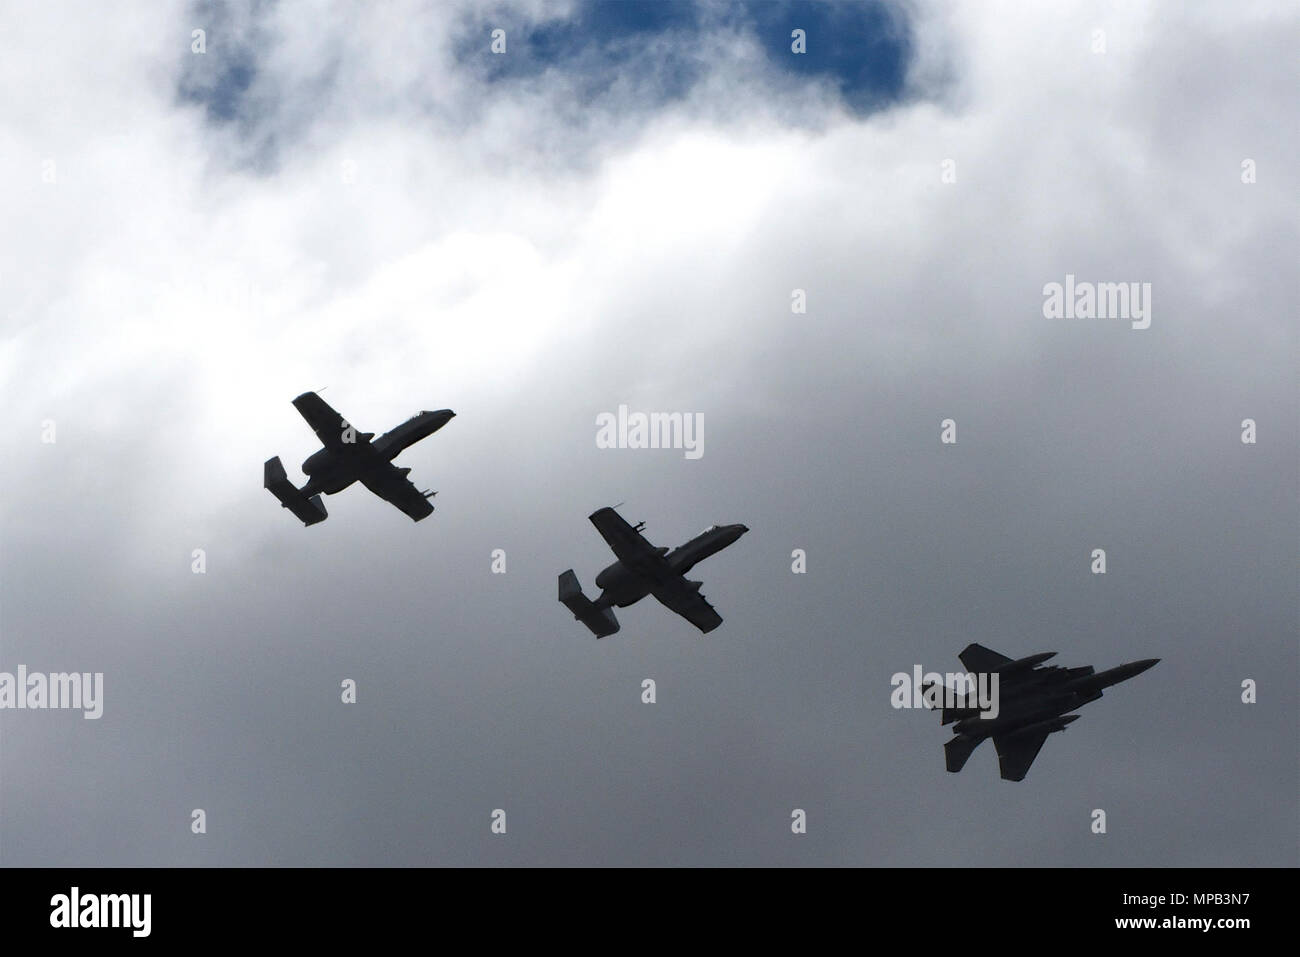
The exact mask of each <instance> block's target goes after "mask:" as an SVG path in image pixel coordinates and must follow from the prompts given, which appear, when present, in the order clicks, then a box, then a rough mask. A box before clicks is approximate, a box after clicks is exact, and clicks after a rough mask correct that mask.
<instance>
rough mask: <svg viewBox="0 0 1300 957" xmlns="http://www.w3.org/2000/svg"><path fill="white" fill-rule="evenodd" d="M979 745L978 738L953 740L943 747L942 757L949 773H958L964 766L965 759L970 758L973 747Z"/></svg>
mask: <svg viewBox="0 0 1300 957" xmlns="http://www.w3.org/2000/svg"><path fill="white" fill-rule="evenodd" d="M979 743H980V739H979V738H965V737H958V738H953V739H952V740H951V741H949V742H948V743H947V744H945V745H944V746H943V756H944V759H945V760H946V761H947V763H948V770H949V771H960V770H961V769H962V768H964V767H965V766H966V759H967V758H969V757H970V755H971V752H972V751H974V750H975V746H976V745H978V744H979Z"/></svg>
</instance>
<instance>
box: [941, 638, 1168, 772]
mask: <svg viewBox="0 0 1300 957" xmlns="http://www.w3.org/2000/svg"><path fill="white" fill-rule="evenodd" d="M1055 655H1056V652H1054V651H1046V652H1042V653H1041V654H1037V655H1030V656H1029V657H1027V658H1020V659H1017V660H1015V661H1013V660H1012V659H1010V658H1008V657H1007V656H1006V655H1000V654H998V653H997V652H996V651H990V650H989V649H988V648H985V647H984V646H983V645H978V644H972V645H967V646H966V649H965V650H964V651H962V653H961V654H960V655H959V656H958V657H959V658H960V659H961V663H962V665H963V666H965V668H966V670H967V672H970V673H971V674H974V675H981V674H987V675H993V674H996V675H997V678H998V702H997V711H996V717H990V718H983V717H981V716H980V715H981V712H980V709H979V708H970V707H956V708H943V709H942V715H943V719H942V723H943V724H952V726H953V728H952V730H953V735H954V737H953V738H952V739H951V740H949V741H948V743H947V744H945V745H944V755H945V757H946V759H947V765H948V770H949V771H960V770H961V769H962V766H963V765H965V763H966V759H967V758H969V757H970V755H971V752H972V751H974V750H975V748H976V747H977V746H978V745H979V744H980V742H982V741H984V740H985V739H986V738H992V739H993V747H994V748H996V749H997V752H998V766H999V769H1000V771H1001V774H1002V777H1003V778H1004V779H1005V780H1007V781H1023V780H1024V778H1025V775H1026V774H1027V773H1028V772H1029V766H1030V765H1031V764H1033V763H1034V758H1036V757H1038V752H1039V750H1040V749H1041V748H1042V746H1043V742H1044V741H1046V740H1047V736H1048V735H1049V734H1052V733H1053V732H1055V731H1064V730H1065V728H1066V726H1067V725H1069V724H1070V723H1071V722H1073V721H1075V720H1077V719H1078V717H1079V715H1077V714H1069V712H1071V711H1074V710H1075V709H1077V708H1080V707H1082V706H1083V705H1085V704H1087V703H1088V702H1090V701H1096V700H1097V699H1098V698H1100V697H1101V690H1102V689H1103V688H1109V687H1110V686H1111V685H1115V684H1119V683H1120V682H1121V681H1127V680H1128V679H1129V678H1132V677H1134V676H1135V675H1140V674H1141V673H1142V672H1144V671H1146V670H1147V669H1148V668H1150V667H1151V666H1152V665H1154V664H1155V663H1156V662H1158V661H1159V660H1160V659H1159V658H1143V659H1142V660H1141V661H1132V662H1129V663H1128V664H1126V665H1119V666H1117V667H1115V668H1111V669H1109V670H1107V671H1093V669H1092V667H1091V666H1086V667H1082V668H1062V667H1060V666H1059V665H1047V666H1043V662H1045V661H1047V660H1048V659H1049V658H1052V657H1054V656H1055ZM992 713H993V712H992V710H990V714H992Z"/></svg>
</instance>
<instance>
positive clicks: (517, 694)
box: [0, 0, 1300, 866]
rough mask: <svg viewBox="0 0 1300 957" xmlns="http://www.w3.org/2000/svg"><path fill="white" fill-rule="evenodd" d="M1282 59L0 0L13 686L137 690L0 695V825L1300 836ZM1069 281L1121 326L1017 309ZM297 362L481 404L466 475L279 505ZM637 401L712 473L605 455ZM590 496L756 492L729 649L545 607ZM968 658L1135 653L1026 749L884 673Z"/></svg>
mask: <svg viewBox="0 0 1300 957" xmlns="http://www.w3.org/2000/svg"><path fill="white" fill-rule="evenodd" d="M796 28H800V29H804V30H805V31H806V35H807V40H806V42H807V51H808V52H807V53H806V54H802V55H800V54H794V53H792V52H791V49H790V47H791V42H792V41H791V37H790V34H791V31H792V30H794V29H796ZM200 29H201V30H204V31H205V34H204V35H203V46H204V49H205V51H206V52H202V53H196V52H193V47H194V46H195V45H196V44H197V43H198V41H197V40H196V39H195V37H194V35H193V31H195V30H200ZM495 29H501V30H504V31H505V38H506V51H505V52H504V53H501V54H494V53H492V52H491V50H490V44H491V34H492V31H493V30H495ZM1297 46H1300V13H1297V11H1296V8H1295V5H1294V4H1293V3H1288V2H1282V0H1279V2H1277V3H1270V2H1259V3H1252V2H1246V3H1234V4H1230V5H1226V4H1208V3H1207V4H1186V5H1185V4H1182V3H1168V4H1162V3H1151V4H1129V3H1115V4H1108V3H1072V2H1057V3H1052V4H1039V3H1023V4H1017V3H1007V4H993V3H964V2H963V3H958V2H950V3H949V2H930V0H908V2H897V3H893V2H889V3H880V4H870V3H861V4H859V3H846V4H838V5H834V6H829V7H828V6H825V5H821V4H817V5H809V4H802V3H776V2H773V3H756V4H743V3H729V2H717V3H701V4H689V5H688V4H675V3H670V4H653V5H647V4H636V3H606V4H595V5H593V4H587V3H578V2H574V3H550V2H545V3H543V2H518V3H506V2H503V3H497V4H481V3H469V2H467V3H435V4H415V3H384V4H374V5H371V4H366V5H361V4H326V3H279V4H276V3H228V4H220V3H197V4H193V5H185V4H165V3H153V2H149V3H144V2H141V3H135V4H121V5H114V7H113V8H112V9H111V10H108V9H106V8H105V7H104V6H103V5H102V4H97V3H90V2H87V3H72V2H62V0H58V2H47V3H41V2H20V3H10V4H6V6H5V9H4V11H3V13H2V14H0V86H2V87H3V88H4V89H5V91H6V96H5V105H4V107H3V108H2V109H0V196H2V197H3V202H2V204H0V208H3V210H4V214H5V215H4V216H3V218H0V292H2V294H3V311H0V390H2V392H3V397H4V407H5V411H6V414H5V420H4V423H3V425H2V426H0V442H2V443H3V446H2V447H0V456H2V457H3V462H4V467H3V469H0V488H2V490H3V494H2V495H0V671H9V672H13V671H15V670H16V669H17V667H18V666H19V665H25V666H27V668H28V669H29V670H31V671H42V672H54V671H88V672H103V673H104V703H103V709H104V710H103V716H102V718H100V719H99V720H83V719H82V717H81V716H80V715H79V714H77V713H74V712H66V711H64V712H59V711H2V712H0V862H2V863H4V864H8V865H92V864H93V865H281V864H283V865H382V864H400V865H414V864H473V865H497V864H618V865H624V864H650V865H667V864H691V865H734V864H768V865H779V864H797V865H808V864H829V865H846V864H866V865H937V866H969V865H980V864H984V865H1085V866H1092V865H1265V864H1267V865H1294V864H1296V863H1297V819H1298V817H1300V814H1298V812H1300V808H1298V806H1297V802H1298V797H1297V795H1298V793H1300V784H1298V780H1297V751H1298V750H1300V748H1298V745H1300V740H1298V731H1297V729H1298V727H1300V721H1298V713H1297V697H1296V689H1297V687H1298V681H1297V679H1298V678H1300V671H1298V669H1297V640H1298V639H1297V629H1298V620H1297V607H1298V601H1300V596H1298V594H1297V541H1298V540H1300V522H1298V518H1297V475H1298V474H1300V461H1298V456H1297V422H1296V412H1297V388H1296V357H1297V351H1296V346H1297V343H1296V302H1297V295H1298V294H1300V288H1298V285H1300V284H1298V283H1297V274H1296V263H1297V255H1298V254H1300V241H1298V239H1297V212H1300V210H1298V209H1297V200H1296V198H1297V196H1298V195H1300V193H1298V192H1297V185H1298V184H1297V182H1296V175H1295V173H1296V162H1295V160H1296V147H1297V124H1296V112H1295V104H1296V96H1297V92H1298V89H1297V73H1296V71H1297V67H1296V59H1295V50H1296V49H1297ZM949 161H950V162H949ZM1247 161H1249V162H1247ZM1252 171H1253V179H1254V182H1243V177H1244V178H1246V179H1251V178H1252V176H1251V175H1250V173H1251V172H1252ZM945 174H947V175H945ZM945 179H947V180H951V181H947V182H946V181H945ZM1067 275H1073V276H1075V277H1076V278H1077V279H1078V280H1080V281H1094V282H1136V283H1150V284H1151V289H1152V293H1151V307H1152V309H1151V324H1150V327H1149V328H1147V329H1144V330H1143V329H1134V328H1132V326H1131V324H1130V323H1129V322H1128V321H1125V320H1117V319H1068V320H1067V319H1049V318H1045V316H1044V312H1043V302H1044V294H1043V287H1044V286H1045V285H1046V284H1048V283H1052V282H1058V283H1064V282H1065V277H1066V276H1067ZM796 289H802V290H804V291H805V292H806V296H807V311H806V313H803V314H798V313H794V312H792V310H791V296H792V291H793V290H796ZM321 388H326V391H325V392H324V393H323V397H324V398H326V399H327V400H328V401H330V402H331V403H332V404H333V405H334V406H335V407H336V408H338V410H339V411H340V412H341V413H342V414H343V415H345V416H346V417H347V418H348V419H349V420H350V421H351V422H352V423H353V424H355V425H356V426H357V427H358V428H361V429H364V430H368V431H374V432H376V433H381V432H383V431H384V430H386V429H389V428H391V427H392V426H394V425H396V424H398V423H399V422H400V421H402V420H403V419H404V418H406V417H407V416H409V415H411V414H413V413H415V412H417V411H419V410H421V409H440V408H445V407H449V408H452V409H454V410H455V411H456V413H457V415H456V418H455V419H453V420H452V421H451V422H450V424H448V425H447V426H446V427H445V428H444V429H443V430H442V431H440V432H439V433H437V434H436V435H434V436H432V437H431V438H429V439H427V440H425V441H423V442H422V443H420V444H418V445H416V446H414V447H412V448H411V449H409V450H407V451H406V452H405V453H404V454H403V455H402V456H401V457H400V458H399V460H398V464H400V465H404V466H410V467H411V468H412V470H413V471H412V473H411V477H412V479H413V480H414V481H415V482H416V484H417V485H418V486H419V487H420V488H425V487H432V488H435V489H438V490H439V494H438V496H437V498H436V500H435V503H436V505H437V511H436V512H435V513H434V515H432V516H431V517H430V518H428V519H426V520H425V521H422V522H420V523H419V524H414V523H412V522H411V521H410V520H409V519H408V518H406V517H405V516H404V515H402V514H401V513H400V512H398V511H397V510H396V509H394V508H392V507H391V506H389V505H387V504H385V503H383V502H382V501H379V500H378V499H376V498H374V497H373V496H371V495H370V494H369V493H367V492H365V490H364V489H361V488H359V487H357V488H352V489H349V490H347V491H345V492H343V493H341V494H339V495H337V496H333V497H330V498H328V499H327V500H326V505H327V507H328V509H329V513H330V517H329V520H328V521H327V522H325V523H324V524H321V525H318V526H314V527H311V528H304V527H302V526H301V524H300V523H299V522H298V521H297V520H296V519H294V518H293V516H292V515H290V514H289V513H288V512H287V511H286V510H284V509H281V508H280V507H279V506H278V504H277V503H276V501H275V500H274V499H273V498H272V497H271V495H270V494H269V493H268V492H266V491H265V490H264V489H263V488H262V463H263V461H264V460H265V459H267V458H269V457H270V456H272V455H280V456H281V457H282V459H283V461H284V463H285V465H286V467H287V468H288V469H289V473H290V477H291V478H292V479H294V480H295V481H297V482H298V483H299V484H301V482H302V481H303V477H302V474H301V472H300V470H299V468H298V465H299V463H301V461H302V460H303V459H304V458H305V457H306V456H307V455H308V454H310V453H311V452H312V451H314V450H315V449H316V448H317V447H318V446H317V444H316V442H315V440H314V437H313V435H312V434H311V431H310V430H309V428H308V427H307V425H306V423H304V422H303V421H302V420H301V419H300V418H299V416H298V415H297V413H296V412H295V410H294V408H293V407H292V406H291V405H290V400H291V399H292V398H293V397H294V396H296V395H298V394H299V393H301V392H303V391H306V390H308V389H321ZM620 404H626V405H628V406H629V408H631V409H633V410H643V411H669V412H671V411H682V412H698V413H700V414H701V415H702V416H703V420H704V454H703V456H702V457H700V458H699V459H696V460H692V459H688V458H687V457H685V456H684V455H683V454H682V451H680V450H635V449H614V450H610V449H599V448H597V446H596V443H595V435H596V417H597V415H599V414H601V413H603V412H616V411H617V409H618V407H619V405H620ZM944 419H953V420H955V422H956V428H957V442H956V444H954V445H945V444H942V443H941V442H940V423H941V421H942V420H944ZM1245 419H1253V420H1254V421H1255V423H1256V427H1257V442H1255V443H1254V444H1244V443H1243V442H1242V440H1241V436H1242V422H1243V420H1245ZM51 430H52V436H51ZM50 437H53V438H54V441H53V442H49V441H43V439H48V438H50ZM618 502H626V504H625V505H624V506H623V508H622V509H621V511H622V513H623V514H624V515H625V516H626V517H628V518H629V520H632V521H637V520H642V519H644V520H645V521H646V522H647V527H646V530H645V534H646V535H647V537H648V538H649V539H650V541H651V542H653V543H654V544H656V545H668V546H675V545H677V544H680V543H681V542H683V541H685V540H686V539H688V538H689V537H690V536H692V535H693V534H695V533H696V532H698V531H699V530H700V529H702V528H704V527H705V526H707V525H710V524H712V523H715V522H719V523H732V522H744V523H745V524H746V525H748V526H749V527H750V529H751V531H750V533H749V534H748V535H746V536H745V537H744V538H742V539H741V540H740V541H739V542H738V543H736V544H735V545H734V546H732V547H731V548H729V549H727V550H725V551H723V552H721V553H719V554H718V555H716V556H714V557H713V558H711V559H709V560H708V561H706V562H705V563H703V564H701V565H700V566H698V567H697V568H696V570H695V571H694V572H693V573H692V577H693V578H698V579H701V580H703V582H704V587H703V592H704V594H705V595H706V596H707V597H708V598H709V600H710V601H711V602H712V603H713V605H714V606H715V607H716V608H717V609H718V611H719V612H720V613H721V615H722V616H723V618H724V619H725V621H724V624H723V625H722V626H721V627H719V628H718V629H717V630H716V631H714V632H712V633H710V634H709V635H707V636H701V635H700V634H699V633H698V632H697V631H696V630H695V629H694V628H693V627H692V626H690V625H689V624H688V623H687V622H685V621H684V620H682V619H680V618H677V617H676V616H674V615H672V614H671V613H669V612H668V611H667V610H666V609H664V608H663V607H661V606H659V605H658V604H657V603H656V602H654V600H653V599H648V600H646V601H644V602H642V603H640V604H638V605H636V606H634V607H632V608H628V609H625V610H621V611H620V612H619V617H620V620H621V622H622V631H621V632H620V633H619V634H617V635H616V636H614V637H612V638H610V639H607V640H601V641H599V642H597V641H596V640H595V639H593V638H592V637H591V635H590V634H589V633H588V632H587V631H586V629H585V628H583V627H582V625H581V624H579V623H577V622H575V621H573V619H572V616H571V615H570V614H569V613H568V612H567V611H566V609H565V608H563V607H562V606H561V605H560V604H559V603H558V602H557V601H556V576H557V575H558V573H560V572H561V571H563V570H565V569H567V568H570V567H572V568H574V569H575V570H576V572H577V574H578V576H579V578H580V580H581V581H582V582H583V584H584V586H585V587H586V588H587V589H588V594H595V590H594V587H593V585H592V581H593V579H594V576H595V575H596V574H597V572H599V570H600V569H601V568H603V567H604V566H605V565H606V564H608V563H609V562H610V561H611V560H612V556H611V555H610V553H609V550H608V549H607V547H606V546H605V544H604V543H603V542H602V541H601V539H600V537H599V535H598V534H597V533H596V531H595V530H594V529H593V528H592V527H591V525H590V524H589V523H588V521H587V515H588V514H589V513H591V512H592V511H594V510H595V509H596V508H598V507H601V506H604V505H612V504H615V503H618ZM1095 548H1103V549H1105V551H1106V556H1107V571H1106V574H1105V575H1094V574H1092V572H1091V571H1090V565H1091V563H1092V559H1091V553H1092V551H1093V549H1095ZM195 549H203V550H204V553H205V556H206V571H205V573H204V574H195V573H194V572H193V570H192V566H193V561H194V560H193V558H192V555H193V553H194V550H195ZM494 549H503V550H504V551H505V553H506V561H507V571H506V573H505V574H504V575H500V574H493V573H492V570H491V555H492V552H493V550H494ZM794 549H804V550H806V553H807V573H806V574H802V575H799V574H793V573H792V571H791V552H792V551H793V550H794ZM972 641H978V642H981V643H983V644H986V645H988V646H989V647H991V648H994V649H996V650H998V651H1001V652H1004V653H1006V654H1008V655H1011V656H1012V657H1020V656H1023V655H1028V654H1031V653H1034V652H1039V651H1057V652H1059V653H1060V657H1059V659H1058V661H1059V663H1061V664H1064V665H1070V666H1077V665H1086V664H1091V665H1094V666H1096V667H1097V668H1098V669H1101V668H1106V667H1111V666H1113V665H1116V664H1119V663H1121V662H1125V661H1130V660H1133V659H1138V658H1148V657H1158V658H1160V659H1162V660H1161V663H1160V664H1159V665H1158V666H1156V667H1155V668H1154V669H1152V670H1151V671H1148V672H1147V673H1145V674H1143V675H1141V676H1140V677H1138V678H1135V679H1134V680H1133V681H1131V682H1128V683H1126V684H1123V685H1120V686H1118V687H1115V688H1113V689H1110V690H1107V692H1106V694H1105V697H1104V698H1103V699H1102V700H1100V701H1097V702H1095V703H1093V704H1090V705H1089V706H1087V707H1086V708H1084V709H1083V711H1082V720H1080V721H1078V722H1077V723H1075V724H1073V725H1071V727H1070V728H1069V730H1068V732H1067V733H1064V734H1058V735H1053V736H1052V737H1051V739H1050V740H1049V741H1048V742H1047V744H1046V745H1045V746H1044V748H1043V751H1042V753H1041V754H1040V756H1039V758H1038V760H1037V762H1036V763H1035V764H1034V766H1033V769H1032V770H1031V771H1030V773H1029V776H1028V777H1027V778H1026V780H1024V781H1023V782H1020V783H1012V782H1007V781H1002V780H1000V779H999V778H998V774H997V763H996V759H995V755H994V753H993V750H992V747H991V746H990V745H987V744H986V745H983V746H981V748H980V749H979V750H977V751H976V752H975V754H974V756H973V757H972V758H971V760H970V762H969V763H968V764H967V766H966V768H965V770H963V771H962V772H961V773H960V774H949V773H948V772H946V771H945V770H944V762H943V748H942V745H943V742H944V740H945V739H946V738H947V737H949V736H950V733H949V731H948V729H946V728H941V727H940V726H939V721H938V718H937V717H936V716H935V715H933V714H931V713H926V712H921V711H907V710H895V709H893V708H892V707H891V706H890V691H891V685H890V677H891V675H893V674H894V673H895V672H899V671H907V672H910V670H911V669H912V667H913V665H916V664H920V665H921V666H923V667H924V668H925V669H927V670H939V671H955V670H957V669H958V668H959V663H958V661H957V658H956V655H957V653H958V652H959V651H960V650H961V649H962V648H963V647H964V646H965V645H967V644H968V643H970V642H972ZM646 678H650V679H653V680H654V681H655V682H656V685H657V702H656V703H655V704H653V705H650V704H644V703H642V700H641V687H642V685H641V683H642V681H643V680H644V679H646ZM344 679H353V680H355V681H356V683H357V702H356V703H355V704H344V703H343V702H342V701H341V700H340V683H341V682H342V681H343V680H344ZM1246 679H1252V680H1254V681H1255V682H1257V683H1258V701H1257V703H1255V704H1245V703H1243V702H1242V700H1241V695H1242V682H1243V681H1245V680H1246ZM196 808H201V809H203V810H204V811H205V812H206V815H207V833H206V834H203V835H195V834H193V833H191V826H190V825H191V812H192V811H193V810H194V809H196ZM498 808H500V809H504V810H505V812H506V815H507V832H506V834H504V835H494V834H492V833H491V832H490V824H491V815H492V812H493V810H494V809H498ZM796 808H799V809H803V810H804V811H806V814H807V821H808V831H807V833H806V834H802V835H796V834H793V833H792V832H791V826H790V825H791V812H792V810H794V809H796ZM1094 809H1103V810H1105V812H1106V815H1107V833H1106V834H1105V835H1097V834H1093V833H1091V830H1090V825H1091V823H1092V812H1093V810H1094Z"/></svg>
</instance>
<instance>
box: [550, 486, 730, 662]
mask: <svg viewBox="0 0 1300 957" xmlns="http://www.w3.org/2000/svg"><path fill="white" fill-rule="evenodd" d="M589 518H590V519H591V524H593V525H595V526H596V531H598V532H600V534H601V537H602V538H604V539H605V541H606V542H608V543H609V547H610V548H611V549H613V551H614V554H615V555H617V556H618V561H616V562H614V564H612V565H610V566H609V567H608V568H606V569H605V570H604V571H602V572H601V573H600V574H599V575H597V576H596V587H597V588H599V589H601V592H600V596H599V597H598V598H597V599H596V600H595V601H592V600H591V599H589V598H588V597H587V596H586V595H584V594H583V593H582V586H581V585H580V584H578V576H577V575H575V574H574V572H573V569H572V568H570V569H569V570H568V571H567V572H564V573H563V574H562V575H560V601H561V602H563V603H564V606H565V607H566V608H568V609H569V611H571V612H573V617H574V618H576V619H577V620H578V621H580V622H582V623H583V624H584V625H586V626H587V627H588V628H589V629H591V633H592V634H593V635H595V636H596V637H597V638H605V637H607V636H609V635H612V634H614V633H615V632H616V631H618V628H619V625H618V619H617V618H615V617H614V610H613V606H615V605H617V606H618V607H619V608H626V607H627V606H628V605H631V604H633V603H635V602H638V601H640V600H641V599H642V598H644V597H645V596H646V595H654V596H655V598H657V599H659V601H660V602H661V603H662V604H663V605H664V606H666V607H667V608H668V609H670V610H671V611H675V612H676V613H677V614H679V615H681V616H682V617H683V618H685V619H686V620H687V621H689V622H690V623H691V624H692V625H694V626H695V627H696V628H698V629H700V631H702V632H706V633H707V632H710V631H712V630H713V629H714V628H717V627H718V626H719V625H720V624H722V616H721V615H719V614H718V613H717V612H716V611H714V610H713V606H712V605H710V604H709V603H708V602H707V601H705V600H704V596H703V595H701V594H700V585H701V584H702V583H701V582H694V581H689V580H688V579H687V578H686V573H687V572H688V571H690V570H691V569H692V568H694V567H695V565H696V564H697V563H699V562H701V561H703V560H704V559H706V558H708V557H709V556H710V555H712V554H714V553H715V552H719V551H721V550H722V549H724V548H726V547H727V546H728V545H730V544H732V543H733V542H735V541H736V540H737V539H738V538H740V536H741V535H744V534H745V533H746V532H747V531H749V529H748V528H746V527H745V526H744V525H714V526H712V527H710V528H706V529H705V530H704V531H702V532H700V534H698V535H696V536H695V537H694V538H692V539H691V540H690V541H689V542H687V543H686V544H685V545H681V546H679V547H677V548H674V549H672V550H671V551H669V549H668V547H667V546H662V545H661V546H660V547H658V548H656V547H655V546H653V545H651V544H650V543H649V542H648V541H646V540H645V538H644V537H643V536H642V535H641V529H643V528H645V522H638V523H637V524H636V525H635V526H632V525H629V524H628V523H627V520H626V519H624V518H623V516H622V515H619V514H618V512H616V511H614V509H612V508H602V509H598V510H597V511H595V512H592V513H591V515H590V516H589Z"/></svg>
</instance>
